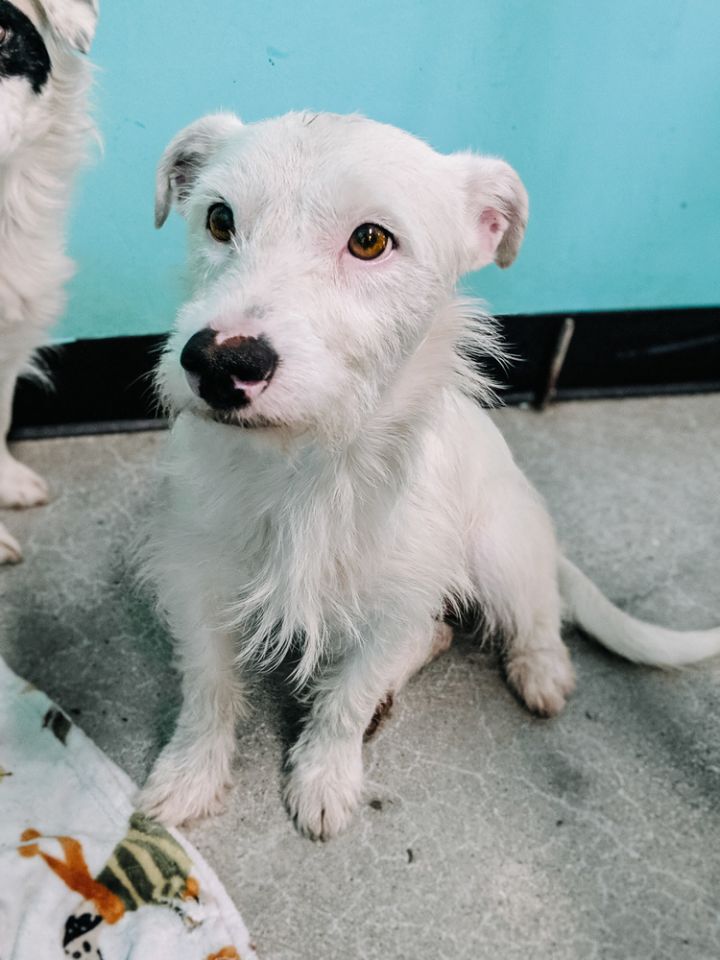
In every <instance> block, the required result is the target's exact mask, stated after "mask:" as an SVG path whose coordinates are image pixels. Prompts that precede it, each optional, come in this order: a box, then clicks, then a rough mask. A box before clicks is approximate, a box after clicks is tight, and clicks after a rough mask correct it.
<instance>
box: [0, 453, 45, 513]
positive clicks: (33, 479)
mask: <svg viewBox="0 0 720 960" xmlns="http://www.w3.org/2000/svg"><path fill="white" fill-rule="evenodd" d="M49 496H50V491H49V490H48V486H47V484H46V483H45V481H44V480H43V479H42V477H39V476H38V475H37V474H36V473H35V471H34V470H31V469H30V467H26V466H25V464H24V463H20V462H19V461H18V460H15V458H14V457H7V458H6V459H5V460H4V461H3V462H2V465H0V506H2V507H39V506H41V505H42V504H44V503H47V502H48V498H49Z"/></svg>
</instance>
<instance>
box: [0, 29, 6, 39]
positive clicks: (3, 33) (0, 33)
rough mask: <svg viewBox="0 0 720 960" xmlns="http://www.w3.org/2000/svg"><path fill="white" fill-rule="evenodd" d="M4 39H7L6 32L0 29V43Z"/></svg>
mask: <svg viewBox="0 0 720 960" xmlns="http://www.w3.org/2000/svg"><path fill="white" fill-rule="evenodd" d="M5 37H7V30H6V29H5V27H0V43H3V42H4V40H5Z"/></svg>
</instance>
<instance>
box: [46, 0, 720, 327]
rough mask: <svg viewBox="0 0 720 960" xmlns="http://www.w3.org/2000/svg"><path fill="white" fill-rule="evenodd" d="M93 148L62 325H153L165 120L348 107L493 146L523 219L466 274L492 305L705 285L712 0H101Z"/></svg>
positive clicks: (715, 113)
mask: <svg viewBox="0 0 720 960" xmlns="http://www.w3.org/2000/svg"><path fill="white" fill-rule="evenodd" d="M102 6H103V8H102V11H101V14H102V19H101V26H100V29H99V31H98V35H97V42H96V45H95V49H94V59H95V61H96V62H97V64H98V65H99V71H98V78H97V103H98V115H99V121H100V126H101V129H102V133H103V136H104V140H105V152H104V155H103V156H102V157H101V158H99V159H98V160H97V162H96V163H95V165H94V167H92V168H91V169H90V170H89V171H88V172H87V173H86V174H85V175H84V177H83V179H82V181H81V184H80V189H79V191H78V203H77V207H76V210H75V214H74V219H73V225H72V234H71V248H72V252H73V255H74V256H75V258H76V259H77V260H78V262H79V266H80V270H79V274H78V277H77V279H76V280H75V281H74V285H73V288H72V299H71V305H70V308H69V311H68V315H67V317H66V318H65V320H64V321H63V323H62V325H61V328H60V336H61V337H77V336H110V335H115V334H131V333H143V332H156V331H161V330H164V329H166V328H167V327H168V326H169V324H170V323H171V320H172V316H173V312H174V309H175V307H176V305H177V303H178V301H179V299H180V296H181V282H180V276H181V265H182V259H183V232H182V228H181V224H180V222H179V221H178V218H177V217H173V218H172V221H171V223H170V224H169V225H168V227H166V228H165V229H164V230H163V231H162V232H161V233H156V232H155V231H154V230H153V228H152V191H153V177H154V167H155V163H156V161H157V159H158V157H159V155H160V153H161V151H162V149H163V147H164V146H165V144H166V142H167V140H168V139H169V138H170V137H171V136H172V135H173V134H174V133H175V132H176V131H177V130H178V129H179V128H180V127H181V126H183V125H184V124H185V123H187V122H189V121H190V120H193V119H194V118H196V117H197V116H199V115H200V114H202V113H204V112H208V111H210V110H215V109H218V108H231V109H234V110H236V111H237V112H238V113H240V115H241V116H242V117H243V118H245V119H246V120H257V119H260V118H262V117H265V116H270V115H274V114H279V113H283V112H285V111H287V110H290V109H300V108H305V107H309V108H312V109H319V110H333V111H339V112H347V111H360V112H362V113H365V114H367V115H369V116H372V117H375V118H376V119H379V120H384V121H388V122H390V123H394V124H398V125H400V126H403V127H405V128H407V129H409V130H411V131H412V132H414V133H416V134H418V135H419V136H421V137H424V138H426V139H427V140H429V141H430V142H431V143H432V144H433V145H434V146H435V147H437V148H438V149H440V150H444V151H450V150H455V149H460V148H466V147H473V148H476V149H478V150H485V151H487V152H493V153H499V154H501V155H503V156H505V157H506V158H507V159H508V160H509V161H510V162H511V163H512V164H513V165H514V166H516V168H517V169H518V170H519V171H520V173H521V175H522V176H523V178H524V180H525V183H526V184H527V187H528V190H529V192H530V197H531V223H530V228H529V231H528V235H527V241H526V245H525V247H524V249H523V251H522V254H521V256H520V259H519V261H518V262H517V264H516V265H515V266H514V267H513V268H512V269H511V270H509V271H500V270H498V269H497V268H496V267H491V268H489V269H487V270H486V271H484V272H483V273H481V274H478V275H477V276H474V277H472V278H470V280H469V281H468V286H469V287H470V289H471V290H472V292H473V293H476V294H478V295H482V296H484V297H485V298H486V299H488V300H489V302H490V304H491V306H492V309H493V310H495V311H496V312H498V313H501V312H505V313H518V312H530V313H533V312H547V311H556V310H567V311H577V310H610V309H615V308H626V307H638V308H641V307H658V306H688V305H698V304H712V303H720V188H719V179H720V53H719V52H718V36H719V35H720V2H718V0H661V2H660V0H605V2H603V3H593V4H590V3H583V2H581V0H525V2H523V0H502V2H501V0H444V2H437V0H364V2H362V3H357V2H353V3H347V2H342V0H296V2H294V3H289V2H288V0H213V2H212V3H197V2H195V3H191V2H189V0H153V2H152V3H147V2H142V3H141V2H140V0H122V2H117V0H103V5H102Z"/></svg>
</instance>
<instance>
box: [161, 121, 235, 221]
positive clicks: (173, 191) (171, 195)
mask: <svg viewBox="0 0 720 960" xmlns="http://www.w3.org/2000/svg"><path fill="white" fill-rule="evenodd" d="M241 128H242V122H241V121H240V118H239V117H236V116H235V114H234V113H211V114H209V115H208V116H207V117H202V118H201V119H200V120H196V121H195V122H194V123H191V124H190V126H188V127H185V129H184V130H181V131H180V133H178V134H177V136H176V137H174V138H173V139H172V140H171V141H170V143H169V144H168V145H167V147H166V148H165V152H164V153H163V155H162V157H161V159H160V163H159V164H158V170H157V178H156V181H155V226H156V227H158V228H159V227H161V226H162V225H163V224H164V223H165V221H166V220H167V218H168V214H169V213H170V208H171V206H172V205H173V203H174V204H176V205H177V204H181V203H182V202H183V201H184V200H187V198H188V196H189V195H190V191H191V190H192V188H193V186H194V184H195V181H196V180H197V178H198V176H199V175H200V172H201V170H202V169H203V167H204V166H205V165H206V164H207V163H208V161H209V160H210V158H211V157H212V156H213V154H214V153H216V151H217V150H218V149H219V148H220V147H221V146H222V145H223V144H224V143H226V142H227V141H228V140H229V139H230V138H231V137H232V136H233V134H235V133H237V131H238V130H240V129H241Z"/></svg>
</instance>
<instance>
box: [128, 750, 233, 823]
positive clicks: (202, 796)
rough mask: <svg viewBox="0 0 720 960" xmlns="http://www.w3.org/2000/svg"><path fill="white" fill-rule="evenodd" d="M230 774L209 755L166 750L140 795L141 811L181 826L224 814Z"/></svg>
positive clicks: (136, 803)
mask: <svg viewBox="0 0 720 960" xmlns="http://www.w3.org/2000/svg"><path fill="white" fill-rule="evenodd" d="M228 786H229V776H228V775H227V774H226V773H225V771H217V770H215V769H213V767H212V764H211V763H209V762H207V759H206V758H202V757H199V758H197V759H195V758H191V757H185V758H184V760H178V759H177V757H176V755H174V754H173V753H165V752H163V753H162V754H161V755H160V757H159V759H158V761H157V763H156V764H155V766H154V767H153V770H152V772H151V774H150V776H149V777H148V780H147V783H146V784H145V786H144V787H143V788H142V790H141V791H140V793H139V794H138V796H137V798H136V800H135V805H136V807H137V808H138V810H141V811H142V812H143V813H145V814H147V815H148V816H149V817H152V818H153V819H154V820H158V821H159V822H160V823H164V824H165V825H166V826H172V827H175V826H178V825H179V824H181V823H186V822H187V821H188V820H199V819H201V818H203V817H211V816H214V815H215V814H218V813H220V812H221V811H222V810H223V808H224V806H225V795H226V793H227V788H228Z"/></svg>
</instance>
